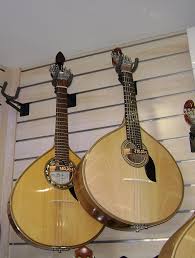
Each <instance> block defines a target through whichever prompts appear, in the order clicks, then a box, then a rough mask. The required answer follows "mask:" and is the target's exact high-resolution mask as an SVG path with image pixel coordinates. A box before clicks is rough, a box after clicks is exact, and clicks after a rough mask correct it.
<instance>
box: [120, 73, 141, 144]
mask: <svg viewBox="0 0 195 258" xmlns="http://www.w3.org/2000/svg"><path fill="white" fill-rule="evenodd" d="M122 77H123V93H124V104H125V120H126V134H127V139H128V140H130V141H131V142H132V143H134V144H135V145H136V146H137V147H139V148H141V147H142V140H141V131H140V124H139V117H138V112H137V102H136V91H135V86H134V82H133V77H132V73H127V72H124V73H122Z"/></svg>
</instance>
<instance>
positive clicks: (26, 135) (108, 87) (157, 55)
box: [10, 34, 195, 258]
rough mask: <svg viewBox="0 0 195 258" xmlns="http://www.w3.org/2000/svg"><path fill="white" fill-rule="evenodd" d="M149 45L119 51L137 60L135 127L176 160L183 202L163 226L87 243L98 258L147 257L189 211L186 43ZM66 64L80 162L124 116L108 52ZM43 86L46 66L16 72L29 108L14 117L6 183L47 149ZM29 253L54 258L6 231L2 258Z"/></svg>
mask: <svg viewBox="0 0 195 258" xmlns="http://www.w3.org/2000/svg"><path fill="white" fill-rule="evenodd" d="M152 42H153V41H151V42H150V43H142V44H140V46H139V45H137V46H136V45H134V46H133V47H132V46H131V47H126V48H124V53H127V54H129V53H132V52H134V53H132V55H131V56H132V57H133V58H134V57H139V58H140V60H141V62H140V64H139V66H138V70H137V72H136V73H135V74H134V79H135V80H136V81H137V89H138V95H137V99H138V111H139V117H140V124H141V126H142V127H143V128H144V129H145V130H146V131H147V132H149V133H151V135H153V136H154V137H155V138H156V139H158V140H159V141H160V142H161V143H162V144H163V145H164V146H165V147H166V148H167V149H168V150H169V151H170V153H171V154H172V155H173V157H174V158H175V159H176V161H177V163H178V166H179V167H180V169H181V172H182V175H183V177H184V183H185V196H184V202H183V204H182V206H181V207H180V209H179V211H178V212H177V213H176V215H175V216H174V217H173V218H172V219H171V220H169V221H168V222H165V223H163V224H161V225H159V226H156V227H152V228H150V229H148V230H144V231H141V232H139V233H137V234H136V233H134V232H122V231H115V230H112V229H106V230H105V231H103V233H102V234H101V235H100V236H99V237H98V238H97V239H96V242H95V243H93V244H92V245H90V246H91V248H92V249H93V250H94V252H95V255H96V256H97V257H100V258H101V257H102V258H105V257H112V258H115V257H117V258H118V257H120V256H121V255H126V256H127V257H128V255H129V254H130V253H131V255H133V257H135V258H136V257H139V258H140V257H144V258H148V257H150V258H151V257H154V256H155V255H157V254H158V253H159V251H160V249H161V247H162V245H163V244H164V242H165V241H166V240H167V239H168V237H169V236H171V235H172V234H173V232H175V231H176V230H177V229H178V228H179V227H180V226H181V225H182V224H184V223H185V221H186V220H187V219H188V218H190V216H191V215H192V212H193V210H194V209H195V207H194V205H193V196H194V195H195V174H194V172H193V171H194V169H193V168H194V167H195V158H194V156H193V154H192V153H191V152H190V148H189V139H188V133H189V126H188V125H187V124H186V123H185V122H184V118H183V104H184V102H185V101H186V100H187V99H189V98H192V99H193V96H194V91H195V87H194V80H193V75H192V67H191V62H190V57H189V54H188V45H187V37H186V35H184V34H182V35H180V36H175V37H171V38H169V37H167V38H164V39H163V40H162V39H159V40H156V41H154V42H155V43H154V45H153V43H152ZM152 47H153V48H152ZM101 60H102V62H101ZM66 66H67V67H68V68H71V69H72V72H73V74H75V75H76V76H75V78H74V80H73V83H72V85H71V87H70V88H69V93H77V107H75V108H70V109H69V139H70V147H71V148H72V149H73V150H74V151H75V152H76V153H77V154H78V155H79V156H80V157H82V156H83V155H84V154H85V152H86V151H87V150H88V149H89V148H90V146H91V145H92V144H93V143H94V142H95V141H96V140H97V139H99V138H100V137H101V136H103V135H104V134H105V133H107V132H110V131H112V130H113V129H115V128H117V127H118V126H119V125H120V124H121V122H122V119H123V116H124V107H123V94H122V86H120V84H119V83H118V79H117V77H118V76H117V75H116V73H115V72H114V69H113V68H111V57H110V51H105V52H104V53H100V54H97V53H96V54H94V55H92V56H86V57H81V58H78V59H76V60H74V59H72V60H70V61H67V63H66ZM50 81H51V79H50V75H49V72H48V65H47V66H44V67H41V68H36V69H33V70H31V69H30V70H29V69H28V71H27V70H26V71H23V72H22V80H21V86H22V90H21V95H20V101H21V102H22V103H25V102H30V103H31V104H30V115H29V116H28V117H19V116H18V121H17V136H16V151H15V158H14V177H13V179H14V181H15V180H16V179H17V178H18V177H19V176H20V174H21V172H22V171H23V170H24V169H25V168H26V167H27V166H29V165H30V164H31V163H32V161H34V160H35V159H36V158H38V157H39V156H40V155H41V154H42V153H43V152H44V151H46V150H48V148H50V147H52V145H53V139H54V126H55V94H54V89H53V87H52V86H51V85H50ZM45 82H46V83H45ZM175 128H177V129H178V130H175ZM86 139H87V141H86ZM180 146H183V148H180ZM24 149H25V152H24V151H23V150H24ZM90 246H89V247H90ZM123 250H124V252H123ZM108 252H110V253H109V254H108ZM29 254H30V256H31V258H37V257H39V256H40V257H43V258H44V257H52V258H53V257H55V254H53V253H52V252H48V251H43V250H39V249H36V248H33V247H31V246H28V245H26V244H24V242H23V241H22V240H21V239H19V238H18V237H17V236H16V234H15V233H14V232H13V230H12V229H11V230H10V258H19V257H21V256H24V257H25V255H26V256H29ZM71 255H72V256H73V253H72V252H68V253H64V254H62V257H68V258H70V256H71ZM56 257H58V255H57V256H56ZM59 257H61V255H59Z"/></svg>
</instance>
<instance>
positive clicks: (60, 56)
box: [56, 51, 66, 66]
mask: <svg viewBox="0 0 195 258" xmlns="http://www.w3.org/2000/svg"><path fill="white" fill-rule="evenodd" d="M65 61H66V59H65V57H64V55H63V54H62V52H61V51H59V52H58V53H57V55H56V64H58V65H60V66H61V65H62V66H63V64H64V63H65Z"/></svg>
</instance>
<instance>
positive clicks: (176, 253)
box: [158, 215, 195, 258]
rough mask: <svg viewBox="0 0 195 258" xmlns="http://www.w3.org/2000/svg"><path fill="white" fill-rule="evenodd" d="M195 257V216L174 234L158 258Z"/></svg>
mask: <svg viewBox="0 0 195 258" xmlns="http://www.w3.org/2000/svg"><path fill="white" fill-rule="evenodd" d="M194 257H195V215H193V216H192V218H190V219H189V220H188V221H187V222H186V223H185V224H184V225H183V226H182V227H181V228H180V229H179V230H177V231H176V232H175V234H173V235H172V236H171V237H170V238H169V240H168V241H167V242H166V243H165V245H164V246H163V248H162V250H161V252H160V254H159V256H158V258H194Z"/></svg>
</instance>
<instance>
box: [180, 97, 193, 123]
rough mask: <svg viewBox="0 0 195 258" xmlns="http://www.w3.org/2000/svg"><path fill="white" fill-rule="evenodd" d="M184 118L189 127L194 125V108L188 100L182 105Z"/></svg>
mask: <svg viewBox="0 0 195 258" xmlns="http://www.w3.org/2000/svg"><path fill="white" fill-rule="evenodd" d="M183 112H184V118H185V121H186V122H187V123H188V124H189V125H195V106H194V101H193V100H191V99H189V100H187V101H186V102H185V104H184V109H183Z"/></svg>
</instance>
